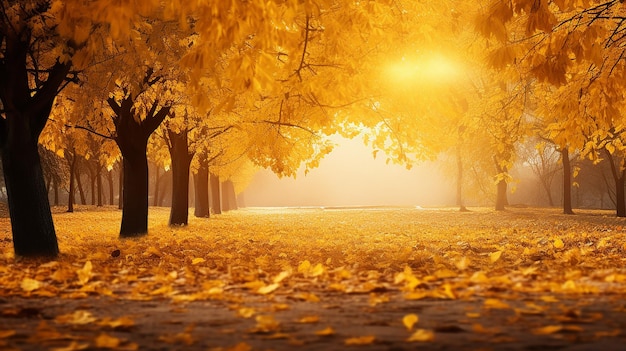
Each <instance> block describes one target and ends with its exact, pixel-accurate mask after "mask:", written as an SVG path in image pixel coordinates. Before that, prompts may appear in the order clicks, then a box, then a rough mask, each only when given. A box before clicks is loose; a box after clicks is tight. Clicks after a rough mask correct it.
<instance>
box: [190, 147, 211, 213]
mask: <svg viewBox="0 0 626 351" xmlns="http://www.w3.org/2000/svg"><path fill="white" fill-rule="evenodd" d="M198 156H199V157H200V159H199V162H200V167H199V168H198V173H196V174H194V175H193V180H194V191H195V196H194V200H195V201H194V207H195V208H194V216H196V217H206V218H208V217H210V216H211V214H210V210H209V165H208V162H207V157H206V154H204V153H203V154H200V155H198Z"/></svg>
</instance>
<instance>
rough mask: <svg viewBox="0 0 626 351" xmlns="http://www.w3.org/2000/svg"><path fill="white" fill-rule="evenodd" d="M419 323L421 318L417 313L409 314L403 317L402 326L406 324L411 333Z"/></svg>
mask: <svg viewBox="0 0 626 351" xmlns="http://www.w3.org/2000/svg"><path fill="white" fill-rule="evenodd" d="M418 321H419V317H418V316H417V315H416V314H415V313H411V314H407V315H406V316H404V317H402V324H404V326H405V327H406V329H407V330H408V331H411V330H412V329H413V326H414V325H415V323H417V322H418Z"/></svg>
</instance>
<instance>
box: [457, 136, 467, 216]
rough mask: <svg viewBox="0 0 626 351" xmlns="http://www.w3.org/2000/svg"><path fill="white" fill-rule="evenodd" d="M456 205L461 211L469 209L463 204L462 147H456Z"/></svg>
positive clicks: (458, 145)
mask: <svg viewBox="0 0 626 351" xmlns="http://www.w3.org/2000/svg"><path fill="white" fill-rule="evenodd" d="M456 167H457V177H456V205H457V206H458V207H459V211H461V212H466V211H467V208H466V207H465V204H464V203H463V158H462V157H461V145H460V144H457V146H456Z"/></svg>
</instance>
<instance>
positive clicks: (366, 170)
mask: <svg viewBox="0 0 626 351" xmlns="http://www.w3.org/2000/svg"><path fill="white" fill-rule="evenodd" d="M334 140H335V141H336V142H337V143H338V144H339V145H338V146H336V147H335V149H334V150H333V152H332V153H331V154H330V155H328V156H326V157H325V158H324V159H323V160H322V161H321V163H320V167H318V168H316V169H313V170H311V171H310V172H309V173H308V174H307V175H306V176H305V175H304V172H303V171H301V172H299V173H298V176H297V177H296V179H293V178H282V179H280V178H278V177H277V176H276V175H274V174H273V173H272V172H271V171H268V170H262V171H261V172H259V173H258V174H256V175H255V177H254V179H253V180H252V183H251V184H250V186H249V187H248V188H247V189H246V191H245V192H244V199H245V205H246V206H357V205H409V206H443V205H454V183H453V181H452V180H451V179H449V178H444V177H443V176H442V174H441V170H440V168H439V167H438V166H437V165H434V164H433V163H423V164H419V165H416V166H414V167H413V169H411V170H410V171H408V170H407V169H406V168H405V167H403V166H398V165H394V164H391V163H390V164H388V165H387V164H385V160H386V157H385V155H384V154H379V155H378V157H377V158H376V159H374V158H373V157H372V150H371V149H370V148H368V147H366V146H365V145H364V144H363V141H362V140H361V139H360V138H355V139H353V140H348V139H343V138H336V139H334Z"/></svg>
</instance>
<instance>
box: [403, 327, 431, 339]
mask: <svg viewBox="0 0 626 351" xmlns="http://www.w3.org/2000/svg"><path fill="white" fill-rule="evenodd" d="M434 340H435V333H434V332H433V331H432V330H426V329H417V330H416V331H415V332H414V333H413V334H411V336H409V338H408V339H406V341H408V342H427V341H434Z"/></svg>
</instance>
